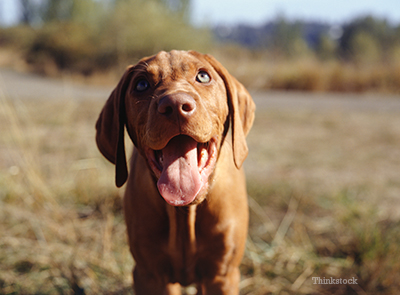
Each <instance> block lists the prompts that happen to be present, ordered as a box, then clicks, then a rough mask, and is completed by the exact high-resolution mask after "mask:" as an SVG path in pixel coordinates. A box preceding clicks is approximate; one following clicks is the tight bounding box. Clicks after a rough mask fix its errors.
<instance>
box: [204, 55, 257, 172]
mask: <svg viewBox="0 0 400 295" xmlns="http://www.w3.org/2000/svg"><path fill="white" fill-rule="evenodd" d="M204 57H205V58H206V60H207V61H208V62H209V63H210V64H211V65H212V67H213V68H214V69H215V70H216V72H217V73H218V75H220V77H221V78H222V80H223V81H224V83H225V88H226V92H227V95H228V103H229V112H230V116H231V123H232V147H233V157H234V162H235V165H236V167H237V168H238V169H239V168H240V167H241V166H242V164H243V162H244V160H245V159H246V157H247V154H248V148H247V143H246V136H247V134H248V133H249V131H250V128H251V126H252V125H253V121H254V112H255V104H254V101H253V99H252V98H251V95H250V94H249V92H248V91H247V90H246V88H245V87H244V86H243V85H242V84H241V83H240V82H239V81H237V80H236V78H234V77H233V76H232V75H231V74H230V73H229V72H228V71H227V70H226V69H225V68H224V67H223V66H222V65H221V63H220V62H218V61H217V60H216V59H215V58H214V57H212V56H211V55H204Z"/></svg>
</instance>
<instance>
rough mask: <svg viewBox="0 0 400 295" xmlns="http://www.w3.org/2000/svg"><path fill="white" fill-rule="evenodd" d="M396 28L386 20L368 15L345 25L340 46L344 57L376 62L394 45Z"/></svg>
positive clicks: (396, 38) (358, 60) (357, 60)
mask: <svg viewBox="0 0 400 295" xmlns="http://www.w3.org/2000/svg"><path fill="white" fill-rule="evenodd" d="M395 31H396V28H393V27H391V26H390V25H389V24H388V22H387V21H386V20H381V19H377V18H373V17H372V16H367V17H363V18H359V19H355V20H354V21H352V22H350V23H348V24H346V25H344V26H343V36H342V37H341V38H340V42H339V48H340V54H341V56H342V57H344V58H347V59H349V60H353V61H356V62H366V61H368V62H370V61H372V62H375V61H378V60H382V59H383V57H384V56H386V55H387V54H388V51H389V48H391V47H392V46H394V44H395V42H396V40H397V42H398V40H399V36H397V37H396V33H395Z"/></svg>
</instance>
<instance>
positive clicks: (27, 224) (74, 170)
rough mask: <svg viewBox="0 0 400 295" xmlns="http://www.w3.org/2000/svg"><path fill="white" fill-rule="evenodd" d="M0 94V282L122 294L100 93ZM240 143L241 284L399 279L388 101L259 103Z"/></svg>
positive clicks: (394, 154)
mask: <svg viewBox="0 0 400 295" xmlns="http://www.w3.org/2000/svg"><path fill="white" fill-rule="evenodd" d="M104 99H105V98H104ZM0 100H1V102H0V132H1V134H2V136H1V137H0V232H1V234H0V249H1V251H0V294H75V293H76V294H113V293H115V294H132V291H131V290H130V286H131V269H132V266H133V261H132V259H131V257H130V254H129V250H128V246H127V244H126V238H125V225H124V222H123V217H122V213H121V202H120V196H119V195H120V193H119V192H118V191H117V190H116V189H115V188H114V181H113V171H114V170H113V166H112V165H111V164H109V163H107V162H106V160H104V159H103V157H102V156H101V155H100V154H99V152H98V151H97V148H96V146H95V143H94V122H95V120H96V118H97V115H98V113H99V111H100V109H101V107H102V104H103V102H104V101H83V100H79V101H78V100H68V101H66V100H54V101H40V100H34V101H33V100H30V101H17V100H15V101H10V100H8V99H7V98H6V97H5V96H4V95H0ZM248 142H249V146H250V150H251V153H250V155H249V158H248V160H247V163H246V169H247V174H248V191H249V200H250V212H251V225H250V234H249V238H248V243H247V250H246V255H245V258H244V260H243V264H242V267H241V268H242V274H243V277H242V282H241V294H249V295H250V294H251V295H258V294H344V293H346V294H394V293H396V292H399V291H400V285H399V280H398V276H399V275H398V274H399V271H400V262H399V260H398V257H399V254H400V253H399V252H400V250H399V249H398V245H399V242H400V230H399V227H398V221H399V217H400V215H399V213H398V212H399V208H400V202H399V199H398V197H399V193H400V180H399V167H400V166H399V164H400V162H399V159H400V152H399V148H398V147H399V146H400V117H399V116H398V113H385V114H379V113H365V112H364V113H361V112H353V113H350V112H326V111H325V112H323V113H319V112H306V111H289V110H287V111H273V110H270V111H265V110H262V109H260V110H258V113H257V119H256V121H255V125H254V128H253V130H252V132H251V133H250V135H249V138H248ZM312 277H321V278H323V277H327V278H328V277H335V278H343V279H347V278H351V277H355V278H357V279H358V283H359V284H358V285H314V284H313V281H312V279H311V278H312Z"/></svg>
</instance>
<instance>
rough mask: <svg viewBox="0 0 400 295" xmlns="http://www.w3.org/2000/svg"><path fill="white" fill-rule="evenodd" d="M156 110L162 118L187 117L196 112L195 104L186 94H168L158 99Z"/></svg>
mask: <svg viewBox="0 0 400 295" xmlns="http://www.w3.org/2000/svg"><path fill="white" fill-rule="evenodd" d="M157 110H158V112H159V113H160V114H162V115H164V116H173V115H177V116H182V117H189V116H191V115H192V114H193V113H194V112H195V110H196V102H195V100H194V99H193V97H191V96H190V95H189V94H186V93H175V94H169V95H166V96H164V97H162V98H161V99H160V101H159V102H158V108H157Z"/></svg>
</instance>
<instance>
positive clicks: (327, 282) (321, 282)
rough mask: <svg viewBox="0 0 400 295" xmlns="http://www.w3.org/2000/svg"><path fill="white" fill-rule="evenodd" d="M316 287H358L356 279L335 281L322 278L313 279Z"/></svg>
mask: <svg viewBox="0 0 400 295" xmlns="http://www.w3.org/2000/svg"><path fill="white" fill-rule="evenodd" d="M312 281H313V284H314V285H358V283H357V279H356V278H354V277H353V278H351V279H334V278H332V277H331V278H328V279H327V278H320V277H312Z"/></svg>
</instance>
